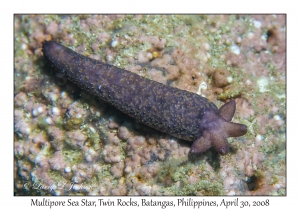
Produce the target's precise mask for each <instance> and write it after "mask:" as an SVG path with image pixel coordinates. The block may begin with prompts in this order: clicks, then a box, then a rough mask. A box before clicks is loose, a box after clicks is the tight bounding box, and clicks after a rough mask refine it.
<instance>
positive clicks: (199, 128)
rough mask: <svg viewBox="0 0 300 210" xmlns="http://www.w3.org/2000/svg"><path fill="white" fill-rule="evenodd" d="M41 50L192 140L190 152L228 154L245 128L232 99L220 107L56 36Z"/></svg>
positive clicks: (86, 82)
mask: <svg viewBox="0 0 300 210" xmlns="http://www.w3.org/2000/svg"><path fill="white" fill-rule="evenodd" d="M43 53H44V56H45V57H46V58H47V60H48V61H49V62H50V63H51V64H52V65H53V66H54V67H55V68H56V69H57V70H58V71H59V72H61V73H63V74H65V75H66V76H67V78H68V79H70V80H71V81H73V82H74V83H76V84H77V85H78V86H80V87H81V88H82V89H84V90H87V91H89V92H90V93H92V94H94V95H96V96H99V97H100V98H101V99H103V100H105V101H107V102H108V103H110V104H112V105H113V106H115V107H116V108H118V109H119V110H121V111H122V112H124V113H126V114H128V115H129V116H131V117H133V118H135V119H137V120H139V121H140V122H142V123H144V124H146V125H148V126H150V127H152V128H155V129H157V130H159V131H161V132H164V133H168V134H170V135H173V136H175V137H178V138H180V139H184V140H187V141H194V143H193V145H192V148H191V152H192V153H201V152H204V151H205V150H207V149H209V148H210V147H211V146H214V147H215V148H216V149H217V151H218V152H219V153H220V154H222V155H224V154H227V153H228V143H227V137H229V136H241V135H244V134H245V133H246V132H247V127H246V126H245V125H242V124H237V123H231V122H230V121H231V118H232V116H233V114H234V112H235V102H234V101H231V102H229V103H226V104H225V105H223V106H222V107H221V108H220V110H218V109H217V107H216V106H215V105H214V104H213V103H211V102H209V101H208V100H207V99H206V98H203V97H201V96H199V95H197V94H194V93H191V92H187V91H184V90H180V89H177V88H173V87H170V86H166V85H163V84H161V83H158V82H155V81H151V80H149V79H146V78H143V77H140V76H138V75H137V74H134V73H131V72H129V71H126V70H123V69H120V68H117V67H115V66H112V65H109V64H104V63H102V62H100V61H97V60H94V59H91V58H88V57H85V56H82V55H80V54H78V53H76V52H74V51H72V50H70V49H68V48H66V47H64V46H62V45H60V44H57V43H55V42H53V41H46V42H44V43H43Z"/></svg>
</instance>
